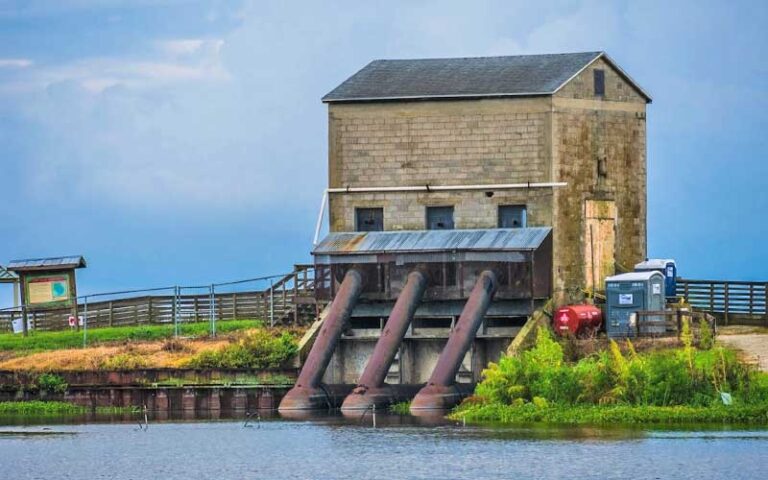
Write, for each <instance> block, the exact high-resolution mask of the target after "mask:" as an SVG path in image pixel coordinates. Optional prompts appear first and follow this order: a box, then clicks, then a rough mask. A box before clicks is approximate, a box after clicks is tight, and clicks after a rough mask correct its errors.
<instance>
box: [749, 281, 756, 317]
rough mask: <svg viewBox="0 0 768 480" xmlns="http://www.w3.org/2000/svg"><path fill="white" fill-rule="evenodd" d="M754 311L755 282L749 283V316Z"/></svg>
mask: <svg viewBox="0 0 768 480" xmlns="http://www.w3.org/2000/svg"><path fill="white" fill-rule="evenodd" d="M754 311H755V284H754V283H750V284H749V316H750V317H751V316H752V314H753V313H754Z"/></svg>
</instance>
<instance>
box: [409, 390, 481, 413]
mask: <svg viewBox="0 0 768 480" xmlns="http://www.w3.org/2000/svg"><path fill="white" fill-rule="evenodd" d="M472 387H473V385H470V384H454V385H449V386H445V385H427V386H426V387H424V388H422V389H421V390H420V391H419V393H417V394H416V396H415V397H414V398H413V400H412V401H411V413H414V414H417V413H418V412H419V411H420V410H448V409H451V408H453V407H455V406H456V405H458V404H459V402H461V401H462V400H463V399H464V398H465V397H467V396H468V395H471V393H472Z"/></svg>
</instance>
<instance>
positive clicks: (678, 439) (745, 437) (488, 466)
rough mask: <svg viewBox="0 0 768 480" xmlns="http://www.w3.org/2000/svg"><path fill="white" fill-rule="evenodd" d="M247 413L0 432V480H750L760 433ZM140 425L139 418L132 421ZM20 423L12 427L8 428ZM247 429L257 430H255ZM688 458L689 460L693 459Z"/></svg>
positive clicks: (40, 424)
mask: <svg viewBox="0 0 768 480" xmlns="http://www.w3.org/2000/svg"><path fill="white" fill-rule="evenodd" d="M260 413H261V417H260V420H256V419H255V418H254V417H253V416H252V418H251V420H250V422H251V423H250V425H251V426H252V427H248V425H249V424H247V423H246V420H247V419H246V415H245V412H220V413H219V414H218V415H215V416H211V417H215V418H211V417H208V418H205V419H200V418H196V419H194V420H192V419H189V418H188V416H186V415H184V414H183V413H182V412H178V413H174V414H171V415H170V416H169V418H167V419H166V418H158V417H156V416H155V417H152V416H150V418H149V428H148V429H146V430H144V429H139V427H138V418H137V417H138V415H131V414H126V415H111V416H110V415H107V416H105V415H90V416H84V417H79V418H72V417H69V418H60V419H55V420H54V419H50V418H48V419H38V420H37V423H34V422H33V423H30V422H29V421H26V422H18V421H17V422H15V423H14V424H9V423H8V422H6V421H5V420H2V419H0V422H2V423H4V425H5V426H2V427H0V450H1V451H2V452H3V453H2V455H0V471H2V472H3V474H2V476H3V478H14V479H16V480H18V479H25V478H83V477H84V476H85V477H89V478H114V479H119V480H122V479H134V478H163V479H170V480H176V479H186V478H196V479H205V478H216V479H228V478H333V479H335V478H340V479H341V478H344V479H347V478H358V477H360V478H366V479H378V478H382V479H383V478H387V479H390V478H414V479H427V478H456V479H478V478H483V479H484V478H500V479H501V478H565V477H567V478H594V477H600V478H622V479H626V478H633V479H634V478H671V477H675V478H683V479H686V478H690V479H694V478H695V479H697V480H699V479H706V478H718V479H721V478H736V477H738V478H760V476H761V475H762V474H763V472H762V470H763V469H764V466H765V465H766V463H767V462H766V460H767V459H768V456H767V454H766V452H768V449H766V440H768V431H766V430H745V429H741V430H739V429H727V428H722V427H720V428H719V429H717V428H715V427H712V426H710V427H708V428H707V429H703V428H699V429H695V430H691V431H684V430H669V429H667V430H648V429H639V428H631V427H601V428H596V427H568V428H560V427H553V426H508V425H507V426H494V425H481V426H476V425H466V426H464V425H462V424H457V423H456V422H452V421H449V420H445V419H444V418H442V417H435V416H433V417H411V416H399V415H391V414H386V413H383V414H377V418H376V420H377V422H376V428H373V426H372V416H371V415H370V414H366V415H365V416H357V417H354V416H347V417H345V416H343V415H340V414H337V413H328V412H315V413H313V414H309V415H307V414H303V415H296V414H294V415H291V416H290V417H291V418H286V417H283V416H279V415H277V414H276V413H274V412H272V413H270V412H260ZM142 417H143V416H142ZM17 420H18V419H17ZM253 422H256V423H253ZM694 459H695V460H694Z"/></svg>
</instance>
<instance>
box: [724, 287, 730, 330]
mask: <svg viewBox="0 0 768 480" xmlns="http://www.w3.org/2000/svg"><path fill="white" fill-rule="evenodd" d="M723 289H724V292H725V308H724V310H725V312H724V314H723V316H724V317H725V324H726V325H728V311H729V310H730V308H731V292H730V287H729V286H728V282H725V283H723Z"/></svg>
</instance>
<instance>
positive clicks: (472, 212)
mask: <svg viewBox="0 0 768 480" xmlns="http://www.w3.org/2000/svg"><path fill="white" fill-rule="evenodd" d="M498 181H499V182H503V181H504V179H503V178H499V180H498ZM330 204H331V209H330V210H331V221H332V223H331V230H332V231H338V232H348V231H354V230H355V207H358V208H359V207H383V208H384V229H385V230H423V229H424V228H425V225H426V207H427V206H448V205H453V206H454V220H455V226H456V228H496V226H497V225H498V208H499V205H527V208H528V226H531V227H538V226H550V225H552V191H551V189H530V190H529V189H521V190H504V191H496V192H495V193H494V195H493V197H487V196H486V194H485V192H483V191H473V192H467V191H465V192H433V193H426V192H424V193H420V192H406V193H402V192H397V193H394V192H389V193H355V194H331V202H330Z"/></svg>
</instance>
